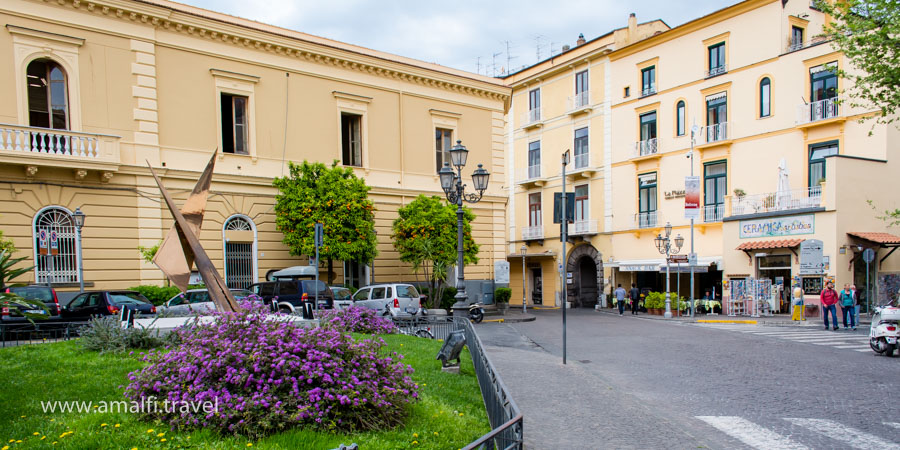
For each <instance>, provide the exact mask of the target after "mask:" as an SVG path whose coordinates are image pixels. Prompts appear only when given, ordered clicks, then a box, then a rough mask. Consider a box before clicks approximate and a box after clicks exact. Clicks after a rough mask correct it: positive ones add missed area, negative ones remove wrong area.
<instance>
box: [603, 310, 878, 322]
mask: <svg viewBox="0 0 900 450" xmlns="http://www.w3.org/2000/svg"><path fill="white" fill-rule="evenodd" d="M597 311H598V312H600V313H602V314H609V315H616V316H617V315H619V311H618V310H617V309H615V308H603V309H599V310H597ZM625 315H631V311H629V310H628V309H627V307H626V311H625ZM639 317H640V318H642V319H652V320H668V321H676V322H693V323H697V322H699V323H734V324H750V325H754V324H755V325H769V326H779V327H812V326H815V327H821V326H822V317H821V316H819V317H807V318H806V320H805V321H794V320H791V316H790V315H789V314H775V315H772V316H760V317H751V316H728V315H724V314H716V315H707V314H697V315H695V316H694V317H690V316H676V315H673V316H672V318H671V319H666V318H665V317H663V316H655V315H652V314H649V313H640V314H639ZM871 323H872V319H871V318H869V317H866V316H863V315H860V316H859V324H858V325H859V326H866V327H868V326H869V324H871Z"/></svg>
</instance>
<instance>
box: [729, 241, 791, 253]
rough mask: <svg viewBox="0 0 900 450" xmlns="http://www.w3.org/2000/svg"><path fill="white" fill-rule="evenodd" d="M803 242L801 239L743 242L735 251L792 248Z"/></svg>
mask: <svg viewBox="0 0 900 450" xmlns="http://www.w3.org/2000/svg"><path fill="white" fill-rule="evenodd" d="M801 242H803V239H777V240H774V241H750V242H744V243H743V244H741V245H738V246H737V248H736V249H735V250H743V251H745V252H746V251H748V250H763V249H771V248H794V247H796V246H798V245H800V243H801Z"/></svg>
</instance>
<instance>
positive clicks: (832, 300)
mask: <svg viewBox="0 0 900 450" xmlns="http://www.w3.org/2000/svg"><path fill="white" fill-rule="evenodd" d="M819 300H820V301H821V302H822V317H824V318H825V329H826V330H827V329H828V313H831V318H832V319H833V321H834V331H837V330H838V319H837V306H835V305H837V302H838V293H837V291H835V290H834V284H833V283H831V282H828V284H826V285H825V289H822V293H821V294H819Z"/></svg>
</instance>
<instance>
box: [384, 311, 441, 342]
mask: <svg viewBox="0 0 900 450" xmlns="http://www.w3.org/2000/svg"><path fill="white" fill-rule="evenodd" d="M394 325H396V326H397V328H399V329H400V332H401V333H403V334H409V335H412V336H420V337H424V336H423V335H422V334H421V333H420V332H421V331H422V330H425V331H426V332H427V333H425V334H426V335H427V336H428V337H430V338H432V339H447V336H449V335H450V332H451V331H453V330H455V329H457V326H456V324H455V323H454V322H453V318H452V317H446V316H443V317H425V318H423V317H413V318H395V319H394Z"/></svg>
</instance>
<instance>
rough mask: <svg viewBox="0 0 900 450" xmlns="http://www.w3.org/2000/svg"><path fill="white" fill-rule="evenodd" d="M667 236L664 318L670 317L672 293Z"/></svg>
mask: <svg viewBox="0 0 900 450" xmlns="http://www.w3.org/2000/svg"><path fill="white" fill-rule="evenodd" d="M669 250H670V247H669V238H668V237H666V313H665V315H664V316H663V317H665V318H666V319H671V318H672V294H671V293H670V292H669V275H670V272H671V271H670V270H669Z"/></svg>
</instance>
